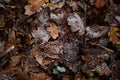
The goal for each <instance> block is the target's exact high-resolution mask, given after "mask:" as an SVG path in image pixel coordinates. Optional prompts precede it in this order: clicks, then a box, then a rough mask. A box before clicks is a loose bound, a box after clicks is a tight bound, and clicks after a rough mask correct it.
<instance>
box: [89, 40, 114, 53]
mask: <svg viewBox="0 0 120 80" xmlns="http://www.w3.org/2000/svg"><path fill="white" fill-rule="evenodd" d="M91 44H92V45H96V46H99V47H101V48H103V49H105V50H106V51H109V52H114V51H113V50H111V49H109V48H106V47H104V46H102V45H100V44H98V43H95V42H94V43H91Z"/></svg>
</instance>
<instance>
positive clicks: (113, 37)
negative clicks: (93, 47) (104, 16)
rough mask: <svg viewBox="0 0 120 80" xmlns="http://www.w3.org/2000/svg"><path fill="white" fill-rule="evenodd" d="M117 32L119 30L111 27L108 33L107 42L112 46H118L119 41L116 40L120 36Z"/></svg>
mask: <svg viewBox="0 0 120 80" xmlns="http://www.w3.org/2000/svg"><path fill="white" fill-rule="evenodd" d="M117 31H119V29H118V28H117V27H114V26H112V27H111V28H110V31H109V32H108V36H109V41H111V42H112V43H113V44H120V39H119V38H118V37H119V36H120V34H119V33H118V32H117Z"/></svg>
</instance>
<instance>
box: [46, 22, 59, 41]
mask: <svg viewBox="0 0 120 80" xmlns="http://www.w3.org/2000/svg"><path fill="white" fill-rule="evenodd" d="M48 31H49V32H50V35H51V37H52V38H53V39H56V38H57V37H58V36H59V31H58V27H57V26H56V24H55V23H51V24H50V27H49V28H48Z"/></svg>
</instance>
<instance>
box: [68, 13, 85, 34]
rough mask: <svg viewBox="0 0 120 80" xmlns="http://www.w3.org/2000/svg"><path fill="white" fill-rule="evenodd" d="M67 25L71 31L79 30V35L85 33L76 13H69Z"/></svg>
mask: <svg viewBox="0 0 120 80" xmlns="http://www.w3.org/2000/svg"><path fill="white" fill-rule="evenodd" d="M67 22H68V25H70V26H71V31H72V32H76V31H79V34H80V35H83V34H84V33H85V28H84V23H83V21H82V19H81V18H80V16H79V15H78V14H77V13H73V14H70V16H68V18H67Z"/></svg>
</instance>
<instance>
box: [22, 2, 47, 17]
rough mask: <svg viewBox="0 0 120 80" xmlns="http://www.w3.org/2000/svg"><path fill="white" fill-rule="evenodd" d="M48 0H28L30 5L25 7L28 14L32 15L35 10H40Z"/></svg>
mask: <svg viewBox="0 0 120 80" xmlns="http://www.w3.org/2000/svg"><path fill="white" fill-rule="evenodd" d="M46 2H48V0H28V5H26V6H25V7H24V8H25V14H26V15H32V14H33V13H35V12H40V7H42V6H44V5H45V3H46Z"/></svg>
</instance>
